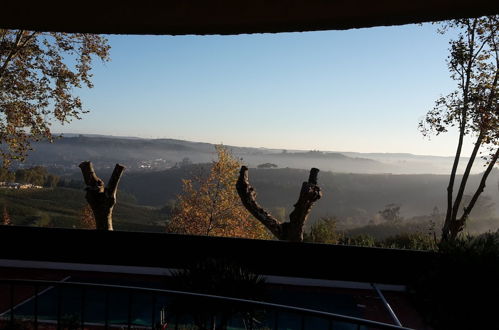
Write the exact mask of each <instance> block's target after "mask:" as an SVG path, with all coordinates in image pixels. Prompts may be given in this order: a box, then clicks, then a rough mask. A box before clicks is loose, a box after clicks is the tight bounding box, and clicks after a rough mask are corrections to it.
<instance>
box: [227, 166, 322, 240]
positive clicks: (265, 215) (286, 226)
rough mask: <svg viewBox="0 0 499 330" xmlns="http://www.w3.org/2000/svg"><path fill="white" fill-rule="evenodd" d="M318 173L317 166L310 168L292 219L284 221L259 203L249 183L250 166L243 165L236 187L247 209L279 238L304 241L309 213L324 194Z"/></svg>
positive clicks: (291, 215) (290, 216) (292, 213)
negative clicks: (304, 229)
mask: <svg viewBox="0 0 499 330" xmlns="http://www.w3.org/2000/svg"><path fill="white" fill-rule="evenodd" d="M318 173H319V170H318V169H316V168H312V169H311V170H310V176H309V178H308V181H307V182H303V184H302V187H301V190H300V196H299V197H298V201H297V202H296V204H295V205H294V207H295V208H294V210H293V212H291V213H290V215H289V219H290V221H289V222H284V223H281V222H280V221H279V220H277V219H276V218H274V217H273V216H272V215H271V214H270V213H269V212H267V211H265V209H263V208H262V207H261V206H260V205H259V204H258V203H257V201H256V191H255V189H254V188H253V187H252V186H251V185H250V183H249V178H248V168H247V167H246V166H242V167H241V171H240V172H239V179H238V180H237V184H236V189H237V192H238V194H239V197H240V198H241V202H242V203H243V205H244V206H245V207H246V209H247V210H248V211H249V212H250V213H251V214H252V215H253V216H254V217H255V218H256V219H257V220H258V221H260V222H261V223H262V224H263V225H264V226H265V227H267V229H268V230H270V232H271V233H272V234H274V236H275V237H276V238H277V239H279V240H289V241H294V242H302V241H303V226H304V224H305V221H306V220H307V217H308V214H309V213H310V210H311V209H312V206H313V204H314V203H315V202H316V201H317V200H318V199H320V198H321V196H322V193H321V189H320V188H319V186H317V174H318Z"/></svg>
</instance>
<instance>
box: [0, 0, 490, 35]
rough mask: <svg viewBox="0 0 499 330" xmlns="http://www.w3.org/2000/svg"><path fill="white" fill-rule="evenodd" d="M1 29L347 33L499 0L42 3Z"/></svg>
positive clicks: (11, 15)
mask: <svg viewBox="0 0 499 330" xmlns="http://www.w3.org/2000/svg"><path fill="white" fill-rule="evenodd" d="M1 7H2V8H1V14H0V15H1V19H0V27H1V28H8V29H10V28H15V29H18V28H21V29H28V30H38V31H60V32H88V33H106V34H108V33H111V34H165V35H182V34H198V35H205V34H241V33H265V32H295V31H316V30H343V29H351V28H364V27H372V26H384V25H401V24H408V23H420V22H428V21H437V20H445V19H451V18H459V17H478V16H482V15H491V14H498V13H499V1H497V0H493V1H490V0H472V1H470V0H417V1H415V0H412V1H410V0H378V1H373V0H251V1H248V0H164V1H147V0H145V1H135V2H128V1H121V2H119V1H101V2H95V1H88V2H87V1H71V2H66V3H63V2H59V1H37V2H32V3H26V4H22V5H21V4H20V3H19V2H16V1H5V2H4V3H3V4H2V6H1Z"/></svg>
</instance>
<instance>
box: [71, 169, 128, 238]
mask: <svg viewBox="0 0 499 330" xmlns="http://www.w3.org/2000/svg"><path fill="white" fill-rule="evenodd" d="M80 169H81V173H82V174H83V179H84V180H85V184H86V185H87V187H86V188H85V190H86V192H87V193H86V194H85V198H86V200H87V202H88V204H89V205H90V207H91V208H92V212H93V213H94V217H95V224H96V227H97V229H100V230H113V208H114V205H115V204H116V191H117V190H118V183H119V181H120V178H121V175H122V174H123V171H124V170H125V167H124V166H122V165H120V164H116V166H115V167H114V171H113V174H112V175H111V178H110V179H109V182H108V184H107V187H104V181H102V180H101V179H100V178H99V177H98V176H97V174H95V171H94V167H93V165H92V163H91V162H88V161H87V162H82V163H81V164H80Z"/></svg>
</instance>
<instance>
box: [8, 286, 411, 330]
mask: <svg viewBox="0 0 499 330" xmlns="http://www.w3.org/2000/svg"><path fill="white" fill-rule="evenodd" d="M0 283H3V284H9V285H29V286H37V287H39V286H56V287H61V286H67V287H84V288H97V289H109V290H111V289H112V290H126V291H134V292H141V293H150V294H154V295H175V296H185V297H193V298H207V299H212V300H218V301H225V302H234V303H242V304H246V305H250V306H255V307H262V308H269V309H274V310H275V309H277V310H283V311H286V312H294V313H298V314H305V315H309V316H315V317H318V318H323V319H327V320H330V321H339V322H348V323H353V324H355V325H359V326H367V327H374V328H377V329H398V330H412V329H411V328H407V327H402V326H398V325H393V324H388V323H383V322H378V321H372V320H367V319H362V318H358V317H354V316H346V315H341V314H335V313H329V312H324V311H318V310H313V309H308V308H302V307H296V306H289V305H282V304H276V303H269V302H263V301H256V300H247V299H242V298H234V297H224V296H217V295H210V294H204V293H196V292H186V291H178V290H169V289H155V288H145V287H137V286H123V285H114V284H96V283H85V282H59V281H48V280H29V279H0Z"/></svg>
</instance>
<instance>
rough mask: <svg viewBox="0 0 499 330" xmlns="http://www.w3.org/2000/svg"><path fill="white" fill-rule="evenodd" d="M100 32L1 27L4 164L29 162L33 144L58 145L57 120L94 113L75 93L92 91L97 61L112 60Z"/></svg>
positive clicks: (0, 101)
mask: <svg viewBox="0 0 499 330" xmlns="http://www.w3.org/2000/svg"><path fill="white" fill-rule="evenodd" d="M109 49H110V47H109V45H108V44H107V40H106V38H105V37H103V36H100V35H96V34H85V33H63V32H39V31H27V30H9V29H0V114H1V116H0V144H2V148H1V149H0V160H1V161H2V162H3V165H4V166H7V165H9V163H10V162H11V161H12V160H23V159H24V158H25V157H26V155H27V152H28V151H29V150H30V149H31V142H33V141H39V140H43V139H47V140H49V141H52V133H51V130H50V127H51V124H52V123H53V122H58V123H61V124H67V123H69V122H70V121H71V120H72V119H80V118H81V116H82V114H84V113H86V112H88V111H87V110H86V109H84V108H83V104H82V101H81V99H80V98H79V96H78V95H77V94H76V93H75V89H77V88H81V87H87V88H91V87H93V85H92V73H91V69H92V61H93V59H94V58H98V59H100V60H102V61H108V60H109Z"/></svg>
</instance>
